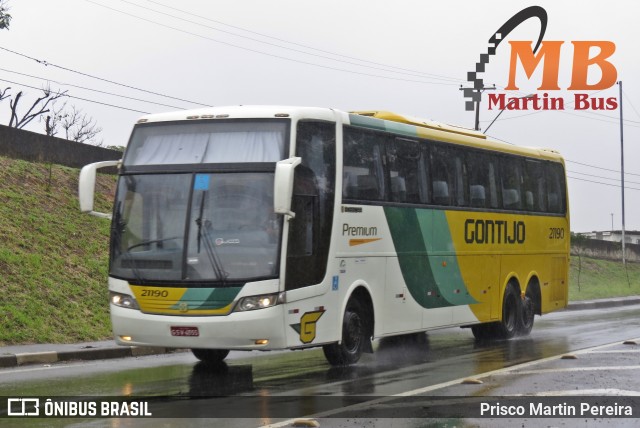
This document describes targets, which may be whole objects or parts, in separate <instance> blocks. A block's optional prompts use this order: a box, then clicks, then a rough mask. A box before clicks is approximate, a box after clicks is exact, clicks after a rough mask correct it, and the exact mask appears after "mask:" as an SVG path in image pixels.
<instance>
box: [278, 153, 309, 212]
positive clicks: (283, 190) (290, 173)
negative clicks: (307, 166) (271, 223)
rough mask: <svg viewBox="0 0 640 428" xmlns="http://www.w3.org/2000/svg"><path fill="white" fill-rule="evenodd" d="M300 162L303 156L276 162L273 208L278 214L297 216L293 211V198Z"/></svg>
mask: <svg viewBox="0 0 640 428" xmlns="http://www.w3.org/2000/svg"><path fill="white" fill-rule="evenodd" d="M300 162H302V159H301V158H299V157H292V158H289V159H285V160H281V161H280V162H278V163H276V174H275V178H274V180H273V210H274V212H275V213H276V214H282V215H285V216H288V217H289V218H294V217H295V216H296V213H294V212H293V211H291V198H292V197H293V178H294V172H295V169H296V166H298V165H300Z"/></svg>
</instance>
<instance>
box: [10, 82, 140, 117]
mask: <svg viewBox="0 0 640 428" xmlns="http://www.w3.org/2000/svg"><path fill="white" fill-rule="evenodd" d="M0 82H7V83H12V84H14V85H19V86H23V87H25V88H31V89H37V90H39V91H41V90H42V88H36V87H35V86H31V85H25V84H24V83H19V82H14V81H11V80H6V79H0ZM61 95H62V96H63V97H67V98H73V99H76V100H81V101H87V102H90V103H94V104H100V105H103V106H107V107H114V108H118V109H120V110H128V111H132V112H135V113H142V114H150V113H149V112H148V111H142V110H136V109H132V108H128V107H123V106H118V105H115V104H109V103H104V102H102V101H96V100H90V99H87V98H81V97H76V96H73V95H69V94H66V93H64V94H61Z"/></svg>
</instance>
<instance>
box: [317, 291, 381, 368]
mask: <svg viewBox="0 0 640 428" xmlns="http://www.w3.org/2000/svg"><path fill="white" fill-rule="evenodd" d="M365 323H366V318H365V315H364V310H363V309H362V305H361V304H360V302H358V301H357V300H350V301H349V303H347V308H346V309H345V311H344V318H343V320H342V341H341V342H340V343H331V344H329V345H324V346H323V347H322V350H323V351H324V356H325V357H326V359H327V361H329V364H331V365H333V366H347V365H350V364H355V363H357V362H358V360H359V359H360V357H361V356H362V352H363V350H364V348H365V344H366V341H367V340H370V338H368V337H366V332H367V330H368V329H367V328H366V325H365Z"/></svg>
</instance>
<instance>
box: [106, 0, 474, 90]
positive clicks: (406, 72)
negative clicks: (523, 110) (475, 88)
mask: <svg viewBox="0 0 640 428" xmlns="http://www.w3.org/2000/svg"><path fill="white" fill-rule="evenodd" d="M120 1H121V2H122V3H127V4H129V5H132V6H135V7H138V8H140V9H143V10H145V11H151V12H155V13H157V14H160V15H164V16H168V17H170V18H172V19H174V20H175V19H177V20H180V21H184V22H187V23H189V24H193V25H197V26H200V27H204V28H208V29H210V30H214V31H218V32H221V33H225V34H229V35H231V36H234V37H240V38H243V39H247V40H250V41H252V42H256V43H262V44H265V45H268V46H273V47H276V48H279V49H285V50H288V51H292V52H296V53H300V54H303V55H309V56H313V57H317V58H322V59H326V60H329V61H335V62H340V63H345V64H350V65H355V66H357V67H365V68H370V69H373V70H379V71H386V72H390V73H396V74H403V75H407V76H412V77H418V78H421V77H428V78H431V79H437V80H444V81H448V82H460V81H461V80H460V79H455V78H452V77H446V76H439V75H435V74H431V73H424V72H419V71H418V72H416V71H409V70H404V69H400V68H398V67H392V66H388V65H385V64H379V63H373V62H370V61H366V62H369V63H371V64H376V65H375V66H374V65H366V64H358V63H356V62H353V61H349V60H344V59H337V58H332V57H330V56H326V55H321V54H316V53H312V52H307V51H304V50H301V49H295V48H291V47H287V46H283V45H280V44H277V43H272V42H268V41H264V40H259V39H256V38H255V37H249V36H244V35H242V34H237V33H234V32H232V31H227V30H223V29H220V28H216V27H213V26H211V25H206V24H202V23H199V22H196V21H192V20H189V19H185V18H181V17H179V16H176V15H172V14H170V13H166V12H162V11H159V10H157V9H152V8H149V7H145V6H141V5H139V4H136V3H133V2H130V1H128V0H120ZM163 6H164V5H163ZM165 7H167V6H165ZM171 9H173V8H171ZM113 10H116V9H113ZM176 10H179V9H176ZM116 11H118V12H121V11H119V10H116ZM179 11H180V12H182V13H187V14H189V15H192V16H197V17H198V18H200V19H204V20H207V21H209V19H208V18H206V17H204V16H200V15H194V14H190V13H189V12H185V11H182V10H179ZM123 13H124V12H123ZM210 21H212V22H216V23H218V21H213V20H210ZM222 25H225V24H222ZM245 31H246V30H245ZM262 37H269V36H265V35H262ZM269 38H271V37H269ZM276 40H278V41H282V42H284V43H290V42H287V41H284V40H282V39H276ZM296 45H297V44H296ZM305 49H312V50H316V51H318V52H323V53H329V54H330V55H334V56H341V57H343V58H349V59H351V60H355V61H360V62H365V61H362V60H358V59H354V58H351V57H346V56H343V55H337V54H334V53H331V52H328V51H322V50H319V49H315V48H311V47H306V46H305ZM382 67H384V68H382ZM393 68H396V69H397V70H402V71H395V70H393Z"/></svg>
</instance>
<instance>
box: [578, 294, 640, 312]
mask: <svg viewBox="0 0 640 428" xmlns="http://www.w3.org/2000/svg"><path fill="white" fill-rule="evenodd" d="M637 304H640V296H632V297H619V298H612V299H598V300H583V301H577V302H569V306H567V310H569V311H574V310H583V309H603V308H615V307H619V306H630V305H637Z"/></svg>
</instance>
